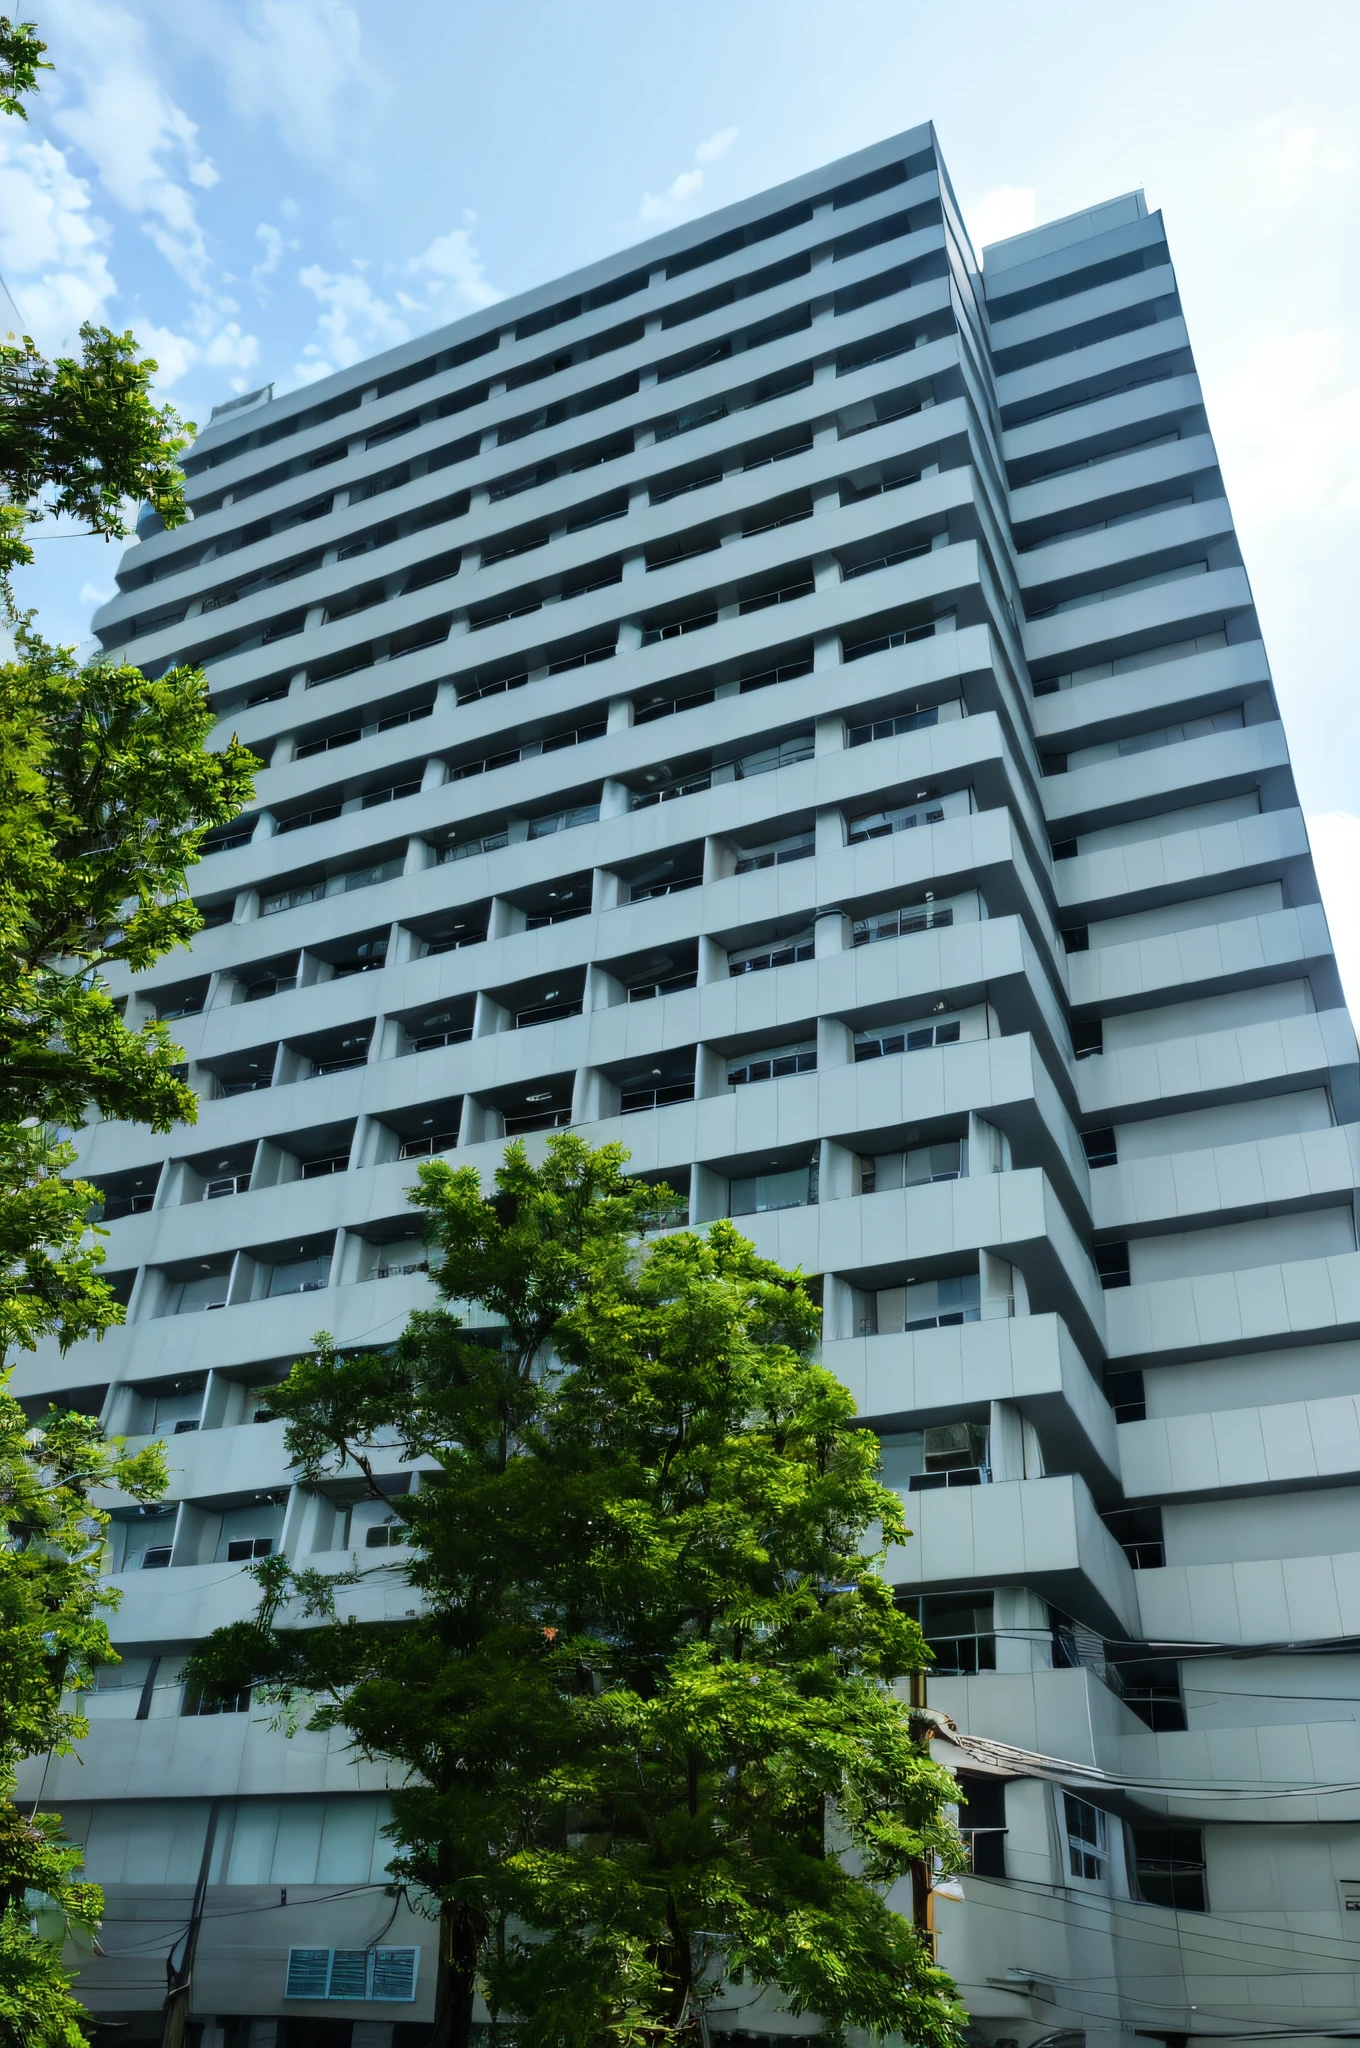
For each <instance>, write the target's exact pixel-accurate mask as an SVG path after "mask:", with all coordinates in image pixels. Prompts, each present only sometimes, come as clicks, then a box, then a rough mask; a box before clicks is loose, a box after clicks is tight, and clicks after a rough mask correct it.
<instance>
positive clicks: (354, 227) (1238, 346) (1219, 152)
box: [0, 0, 1360, 999]
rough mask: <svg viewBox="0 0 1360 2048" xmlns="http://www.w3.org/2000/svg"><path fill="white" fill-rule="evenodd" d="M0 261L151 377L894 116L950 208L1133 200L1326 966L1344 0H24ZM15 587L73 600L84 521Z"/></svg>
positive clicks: (293, 333) (1343, 251)
mask: <svg viewBox="0 0 1360 2048" xmlns="http://www.w3.org/2000/svg"><path fill="white" fill-rule="evenodd" d="M21 11H22V12H24V13H29V12H33V13H35V14H37V16H38V17H39V26H40V29H41V31H42V33H43V34H44V35H45V36H46V38H47V40H48V42H49V44H50V46H51V47H50V51H49V54H50V55H51V56H52V58H53V59H54V60H55V62H56V64H57V67H58V68H57V71H56V73H55V75H50V74H49V75H46V77H45V82H44V86H43V90H42V93H41V96H40V99H39V102H38V104H37V105H36V106H35V107H34V109H33V112H32V114H31V117H30V119H29V121H28V123H27V125H26V126H21V125H20V124H19V123H17V122H13V121H11V122H9V123H7V124H6V126H5V129H4V131H3V133H0V271H2V272H3V274H4V276H5V278H6V280H7V282H8V284H9V286H10V289H11V291H12V292H13V294H14V296H15V299H16V300H17V302H18V305H19V308H20V311H21V313H22V315H23V318H24V322H25V325H26V326H27V327H28V328H30V329H31V331H32V332H33V333H34V334H35V336H36V337H37V338H38V340H39V341H40V342H41V343H42V344H43V345H44V346H45V347H47V348H48V349H49V350H54V349H57V348H59V347H60V346H61V345H62V344H63V343H64V342H68V341H69V340H70V339H71V338H72V336H73V335H74V333H75V330H76V328H77V327H78V325H79V323H80V321H81V320H82V319H85V318H93V319H98V320H105V321H107V322H108V323H109V324H111V325H115V326H118V327H123V326H131V327H133V328H134V329H135V331H136V332H137V334H138V336H139V337H140V338H141V339H142V341H143V343H144V345H145V346H146V347H147V348H148V349H149V350H151V351H152V352H153V353H154V354H155V355H156V356H157V357H158V359H159V361H160V363H161V365H162V372H163V380H162V381H163V383H164V385H165V387H166V390H167V393H168V395H169V396H170V397H171V398H172V399H173V400H174V402H175V403H176V404H177V405H178V406H179V407H180V409H181V411H183V412H184V413H186V414H187V415H188V416H190V417H193V418H199V419H206V417H207V414H208V411H209V409H210V407H211V406H212V404H213V403H214V401H216V400H220V399H222V398H224V397H227V396H230V395H231V393H232V392H233V391H237V390H245V389H250V388H253V387H254V386H255V385H257V384H260V383H263V382H265V381H266V380H268V379H271V378H272V379H273V380H274V381H275V384H276V388H279V389H290V388H292V387H294V386H296V385H297V384H299V383H302V382H305V381H307V380H308V379H311V378H314V377H316V376H319V375H324V374H325V371H326V369H327V368H334V367H337V366H339V365H341V364H343V363H347V362H352V361H354V360H356V359H357V358H358V357H360V356H362V355H366V354H368V353H370V352H371V351H373V350H374V349H376V348H382V347H385V346H388V345H390V344H391V343H392V342H395V341H399V340H401V339H403V338H404V337H405V336H406V335H408V334H418V333H421V332H422V331H424V330H426V329H428V328H430V327H432V326H436V325H439V324H442V323H443V322H445V321H447V320H450V319H455V318H457V317H458V316H459V315H461V314H462V313H465V312H468V311H471V310H473V309H474V308H476V307H478V306H482V305H485V304H488V303H490V302H491V301H493V300H494V299H496V298H498V297H500V296H502V295H504V294H509V293H513V292H516V291H520V290H523V289H525V288H527V287H528V286H530V285H535V284H538V283H540V282H541V281H543V280H544V279H546V278H549V277H552V276H554V275H556V274H557V273H559V272H561V271H564V270H569V269H571V268H572V267H573V266H574V265H576V264H579V263H584V262H587V261H589V260H591V259H593V258H595V257H598V256H601V255H604V254H606V253H608V252H609V251H611V250H614V249H618V248H622V247H625V246H626V245H627V244H628V243H630V242H634V241H637V240H639V239H642V238H643V237H645V236H646V235H647V234H649V233H652V232H655V231H657V230H658V229H660V228H663V227H668V226H670V225H672V224H673V223H675V222H677V221H681V220H686V219H691V218H694V217H696V216H697V215H699V214H701V213H704V212H706V211H708V210H709V209H711V208H713V207H718V206H722V205H725V204H727V203H728V202H729V201H731V200H734V199H738V198H741V197H744V196H745V195H746V194H748V193H750V192H754V191H758V190H760V189H761V188H762V187H763V186H766V185H770V184H774V183H777V182H778V181H779V180H780V179H782V178H788V177H793V176H795V175H797V174H798V173H799V172H801V171H804V170H807V169H809V168H811V167H812V166H813V165H815V164H818V163H822V162H825V161H826V160H828V159H830V158H832V157H835V156H839V155H843V154H845V153H846V152H848V151H850V150H853V149H858V148H860V147H862V146H864V145H865V144H867V143H870V142H873V141H876V140H878V139H879V138H880V137H882V136H884V135H887V134H891V133H894V132H896V131H897V130H899V129H903V128H907V127H910V126H912V125H913V124H914V123H916V122H918V121H921V120H926V119H931V120H933V121H934V122H935V124H936V127H937V129H938V131H939V134H940V138H941V142H942V144H943V147H944V151H945V155H946V159H947V161H948V163H949V166H950V170H951V175H952V177H953V180H954V184H955V187H956V189H957V191H958V194H959V197H960V200H961V201H962V204H963V208H964V213H965V216H966V218H967V219H968V222H969V225H970V228H971V230H972V232H973V237H974V240H975V242H978V243H982V242H985V241H987V240H989V239H993V238H995V237H996V236H997V235H1000V234H1006V233H1013V232H1015V231H1016V230H1017V229H1019V228H1021V227H1025V226H1028V225H1030V224H1032V223H1033V222H1036V221H1044V220H1049V219H1053V218H1054V217H1056V216H1058V215H1061V214H1064V213H1069V212H1072V211H1073V210H1075V209H1076V208H1078V207H1081V206H1085V205H1087V204H1089V203H1091V202H1092V201H1095V200H1099V199H1103V198H1107V197H1109V196H1111V195H1112V194H1114V193H1116V192H1120V191H1124V190H1127V189H1128V188H1129V187H1131V186H1135V185H1141V186H1142V187H1143V188H1144V189H1145V191H1146V193H1147V196H1148V202H1149V204H1150V205H1152V206H1160V207H1162V208H1163V209H1164V210H1165V214H1166V220H1167V227H1168V232H1169V235H1170V240H1171V249H1172V254H1173V257H1174V259H1175V262H1176V266H1177V273H1178V276H1179V280H1180V285H1181V290H1182V295H1183V298H1184V300H1185V304H1186V310H1187V314H1188V317H1189V320H1190V327H1191V334H1192V338H1193V341H1194V345H1195V352H1196V356H1197V359H1198V362H1199V366H1200V370H1201V374H1202V377H1203V380H1204V384H1205V390H1206V397H1207V402H1208V407H1209V416H1210V422H1211V425H1212V427H1213V429H1214V432H1215V435H1216V437H1217V440H1218V445H1219V449H1220V453H1221V456H1222V460H1223V467H1224V471H1225V474H1226V477H1227V481H1228V489H1229V492H1230V495H1231V498H1232V502H1233V509H1234V513H1235V515H1236V518H1237V523H1238V528H1239V532H1240V534H1241V538H1242V544H1243V547H1244V550H1245V552H1246V559H1247V566H1248V569H1249V572H1250V574H1251V577H1252V582H1253V586H1254V589H1255V592H1256V597H1257V601H1258V604H1259V607H1260V610H1261V614H1262V617H1263V620H1264V622H1265V630H1266V638H1267V643H1268V645H1269V648H1270V652H1271V657H1272V662H1273V665H1274V670H1275V676H1276V682H1277V686H1278V689H1279V693H1280V698H1281V703H1282V706H1283V709H1284V715H1285V718H1286V722H1287V724H1288V728H1289V735H1290V742H1291V746H1292V748H1293V753H1294V759H1295V764H1296V768H1297V771H1298V778H1299V783H1300V786H1301V790H1302V793H1303V800H1304V807H1305V810H1306V811H1307V812H1308V814H1309V817H1310V821H1311V824H1312V829H1313V837H1314V845H1315V850H1316V852H1317V855H1318V860H1319V866H1320V868H1321V869H1322V871H1323V875H1324V884H1325V887H1326V893H1327V900H1328V908H1329V911H1330V913H1331V916H1332V922H1333V927H1334V931H1335V935H1336V938H1337V941H1338V946H1339V948H1340V950H1341V952H1342V957H1343V963H1344V964H1345V965H1346V966H1347V967H1348V968H1349V967H1351V965H1352V963H1353V964H1354V968H1355V971H1353V972H1351V973H1350V975H1349V979H1350V983H1351V988H1352V991H1353V999H1360V902H1357V895H1358V894H1360V892H1357V890H1356V888H1355V885H1354V880H1353V877H1354V876H1355V874H1356V871H1357V868H1360V689H1357V687H1356V666H1357V663H1356V657H1355V654H1354V652H1353V648H1352V643H1353V639H1354V630H1353V619H1354V603H1355V599H1354V595H1353V593H1354V592H1355V589H1356V585H1357V581H1358V580H1360V578H1358V577H1357V566H1356V565H1357V563H1358V562H1360V340H1358V339H1357V327H1358V324H1360V270H1357V265H1356V262H1355V254H1356V250H1357V235H1356V226H1357V213H1358V212H1360V205H1358V203H1357V202H1358V199H1360V115H1358V114H1357V110H1356V100H1355V94H1354V81H1355V78H1356V76H1357V75H1358V74H1360V8H1357V7H1356V5H1355V4H1354V0H1293V4H1291V5H1290V7H1289V8H1288V9H1287V10H1285V9H1282V8H1281V7H1280V6H1279V4H1278V0H1269V4H1257V0H1173V4H1167V0H1140V4H1139V6H1138V7H1136V8H1128V7H1124V6H1119V5H1116V4H1113V0H1106V4H1096V5H1093V4H1091V0H1072V4H1069V0H950V4H948V5H941V4H940V0H30V5H29V6H28V7H25V8H23V9H22V10H21ZM37 545H38V549H39V552H40V554H41V557H42V559H41V562H40V565H39V567H38V568H37V569H36V570H35V571H33V572H30V573H29V574H28V575H27V577H26V578H25V579H24V584H23V588H22V589H21V598H22V601H24V602H26V603H31V604H37V605H38V606H39V608H40V614H41V618H42V620H43V623H44V624H45V625H46V627H47V628H48V630H49V631H50V632H52V633H54V634H59V635H60V636H62V637H66V638H72V639H76V638H80V637H82V636H83V635H84V634H85V633H86V631H87V630H88V619H89V614H90V611H91V609H92V607H93V605H94V604H95V603H97V602H98V601H99V600H100V599H101V598H102V597H103V596H104V595H106V594H107V593H108V591H109V590H110V589H111V588H112V571H113V567H114V564H115V560H116V556H115V554H114V553H113V551H112V550H110V549H108V548H106V547H104V546H103V545H102V544H100V543H98V542H94V541H89V540H83V539H76V538H71V537H67V536H65V535H62V536H60V537H58V536H57V535H56V534H55V533H53V534H52V535H51V536H50V537H46V538H42V539H39V541H38V543H37Z"/></svg>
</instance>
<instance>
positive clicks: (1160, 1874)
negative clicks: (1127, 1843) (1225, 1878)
mask: <svg viewBox="0 0 1360 2048" xmlns="http://www.w3.org/2000/svg"><path fill="white" fill-rule="evenodd" d="M1131 1832H1132V1835H1133V1849H1134V1865H1135V1869H1136V1871H1137V1875H1138V1890H1139V1892H1140V1893H1141V1895H1142V1897H1143V1898H1144V1899H1145V1900H1146V1902H1147V1904H1148V1905H1150V1906H1171V1907H1174V1908H1175V1909H1176V1911H1178V1912H1181V1913H1207V1912H1208V1910H1209V1898H1208V1893H1207V1890H1206V1888H1205V1883H1204V1831H1203V1829H1202V1828H1183V1827H1176V1828H1158V1827H1136V1828H1134V1829H1132V1830H1131Z"/></svg>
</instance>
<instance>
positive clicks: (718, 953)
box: [698, 932, 732, 987]
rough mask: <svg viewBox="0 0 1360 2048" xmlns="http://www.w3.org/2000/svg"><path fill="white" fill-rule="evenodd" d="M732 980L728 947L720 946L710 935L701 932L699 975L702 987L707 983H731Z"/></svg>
mask: <svg viewBox="0 0 1360 2048" xmlns="http://www.w3.org/2000/svg"><path fill="white" fill-rule="evenodd" d="M731 978H732V977H731V974H730V972H729V970H728V965H727V948H726V946H721V945H719V943H718V941H717V940H716V939H715V938H712V937H711V936H710V935H709V933H707V932H701V933H700V934H699V973H698V981H699V985H700V987H703V985H704V984H705V983H706V982H710V981H730V980H731Z"/></svg>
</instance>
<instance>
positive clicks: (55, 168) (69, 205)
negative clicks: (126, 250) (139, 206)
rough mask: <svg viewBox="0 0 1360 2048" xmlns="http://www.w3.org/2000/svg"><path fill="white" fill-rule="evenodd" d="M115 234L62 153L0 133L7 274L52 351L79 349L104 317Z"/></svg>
mask: <svg viewBox="0 0 1360 2048" xmlns="http://www.w3.org/2000/svg"><path fill="white" fill-rule="evenodd" d="M108 239H109V229H108V226H107V224H106V223H105V222H104V221H101V220H99V219H98V218H97V217H96V216H95V215H94V214H93V213H92V212H91V211H90V188H89V186H88V184H87V183H86V182H85V180H84V179H83V178H78V177H76V176H75V175H74V173H73V172H72V170H71V168H70V165H69V164H68V163H67V161H66V158H65V156H64V155H63V154H62V152H61V150H59V149H57V148H55V147H54V145H53V144H52V143H50V142H29V141H26V140H15V139H14V138H12V137H11V136H8V135H4V136H0V272H2V273H3V274H4V276H5V277H6V278H7V279H8V281H9V284H10V288H11V290H12V291H13V293H14V296H15V299H16V301H17V303H18V307H19V311H20V313H21V314H22V316H23V321H24V325H25V327H26V328H27V329H28V331H29V332H30V333H31V334H32V335H33V337H34V339H35V340H36V341H37V342H38V344H39V345H40V347H42V348H43V349H45V350H46V351H47V352H48V353H54V352H55V351H57V350H59V349H62V348H66V347H70V346H72V345H73V344H74V343H75V341H76V337H77V334H78V332H79V329H80V325H81V322H82V321H84V320H96V321H97V320H101V319H102V318H103V316H104V311H105V308H106V306H107V304H108V302H109V300H110V299H111V298H112V297H113V294H114V289H115V287H114V281H113V277H112V275H111V274H110V271H109V266H108V260H107V258H106V256H105V248H106V246H107V243H108Z"/></svg>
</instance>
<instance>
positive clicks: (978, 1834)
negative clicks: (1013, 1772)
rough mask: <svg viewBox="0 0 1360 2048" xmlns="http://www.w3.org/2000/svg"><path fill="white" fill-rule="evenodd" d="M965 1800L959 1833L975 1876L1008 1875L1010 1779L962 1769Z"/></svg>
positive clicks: (961, 1783)
mask: <svg viewBox="0 0 1360 2048" xmlns="http://www.w3.org/2000/svg"><path fill="white" fill-rule="evenodd" d="M958 1778H959V1784H960V1786H961V1787H962V1790H963V1799H962V1801H961V1802H960V1805H959V1833H960V1834H961V1835H962V1836H963V1839H964V1841H965V1842H966V1843H967V1845H968V1853H969V1858H970V1863H969V1868H970V1869H971V1870H972V1872H973V1875H974V1876H975V1877H1004V1876H1005V1875H1006V1780H1005V1779H1004V1778H991V1777H984V1776H983V1775H982V1773H981V1772H979V1771H960V1772H959V1774H958Z"/></svg>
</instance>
